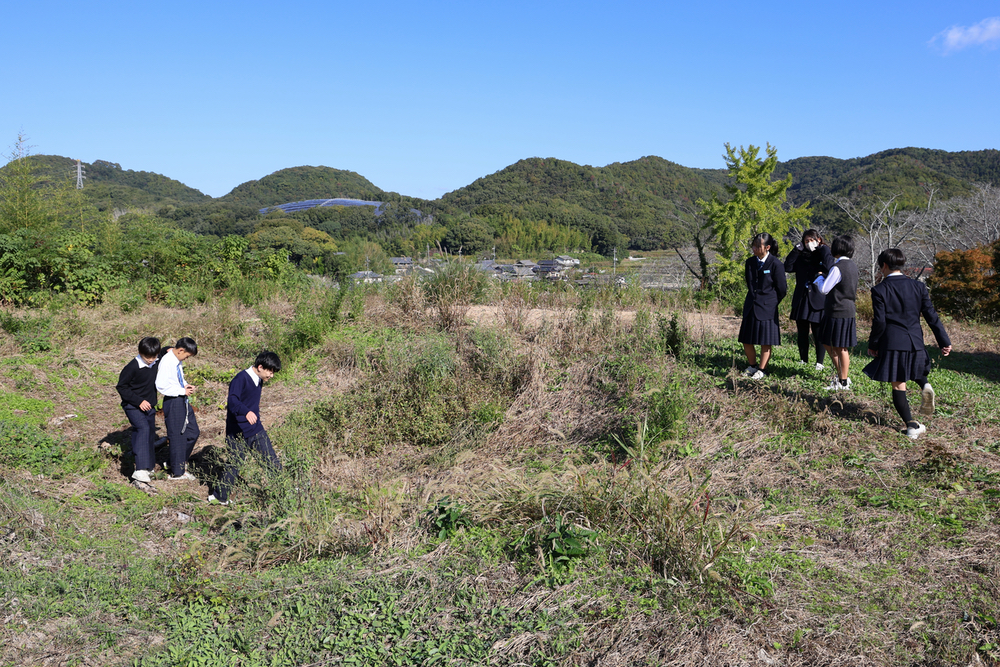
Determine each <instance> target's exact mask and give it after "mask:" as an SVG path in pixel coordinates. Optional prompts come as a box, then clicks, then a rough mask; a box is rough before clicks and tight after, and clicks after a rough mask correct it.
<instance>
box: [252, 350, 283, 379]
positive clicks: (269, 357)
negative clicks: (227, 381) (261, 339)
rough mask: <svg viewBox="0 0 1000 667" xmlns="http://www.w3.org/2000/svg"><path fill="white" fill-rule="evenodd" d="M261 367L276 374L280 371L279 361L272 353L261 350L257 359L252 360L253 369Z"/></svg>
mask: <svg viewBox="0 0 1000 667" xmlns="http://www.w3.org/2000/svg"><path fill="white" fill-rule="evenodd" d="M258 366H263V367H264V369H265V370H269V371H272V372H274V373H277V372H278V371H280V370H281V359H280V358H279V357H278V355H277V354H276V353H274V352H271V351H269V350H261V352H260V354H258V355H257V358H256V359H254V362H253V367H254V368H257V367H258Z"/></svg>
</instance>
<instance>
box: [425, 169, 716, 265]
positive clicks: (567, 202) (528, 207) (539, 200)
mask: <svg viewBox="0 0 1000 667" xmlns="http://www.w3.org/2000/svg"><path fill="white" fill-rule="evenodd" d="M724 180H725V171H723V170H714V169H692V168H689V167H682V166H680V165H678V164H675V163H673V162H669V161H667V160H664V159H663V158H659V157H655V156H649V157H644V158H640V159H639V160H635V161H633V162H624V163H618V162H616V163H613V164H610V165H608V166H606V167H591V166H588V165H578V164H575V163H573V162H567V161H565V160H558V159H555V158H529V159H526V160H520V161H519V162H517V163H515V164H512V165H511V166H509V167H507V168H505V169H502V170H500V171H498V172H496V173H495V174H492V175H490V176H485V177H483V178H480V179H478V180H476V181H475V182H473V183H472V184H470V185H468V186H466V187H464V188H459V189H458V190H455V191H453V192H450V193H448V194H446V195H445V196H444V197H442V198H441V199H440V200H439V201H438V202H437V203H439V204H440V205H441V206H442V208H444V209H445V210H454V209H458V210H461V211H465V212H467V213H475V212H477V211H479V212H488V213H499V212H504V213H510V214H512V215H516V216H518V217H523V218H528V219H544V220H550V221H553V222H559V223H567V224H572V220H573V219H574V218H576V219H579V217H580V216H581V214H584V215H586V217H591V218H592V221H591V224H589V225H588V226H589V227H592V228H594V227H600V226H602V222H603V223H605V224H607V223H611V224H612V225H613V226H614V227H617V229H618V231H620V232H621V233H623V234H625V235H627V236H628V237H629V238H630V239H631V240H632V243H633V245H634V247H638V248H654V247H659V246H660V245H661V244H662V242H663V241H664V238H663V234H664V231H665V230H666V229H667V228H668V227H670V226H671V225H670V221H672V220H673V219H674V218H676V217H677V216H680V215H684V214H685V213H686V212H690V211H693V210H694V209H695V208H696V206H695V202H696V201H697V200H698V199H699V198H708V197H711V195H712V193H714V192H719V193H721V192H722V183H723V182H724Z"/></svg>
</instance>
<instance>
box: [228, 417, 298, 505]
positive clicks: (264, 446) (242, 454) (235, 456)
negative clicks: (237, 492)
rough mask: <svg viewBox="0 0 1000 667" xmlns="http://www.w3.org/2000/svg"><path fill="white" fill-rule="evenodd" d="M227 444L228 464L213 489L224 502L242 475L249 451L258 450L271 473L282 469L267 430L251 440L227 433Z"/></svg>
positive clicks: (262, 461) (253, 436)
mask: <svg viewBox="0 0 1000 667" xmlns="http://www.w3.org/2000/svg"><path fill="white" fill-rule="evenodd" d="M226 445H227V446H228V448H229V454H228V458H227V460H226V466H225V468H224V469H223V471H222V478H221V479H220V480H219V483H218V484H217V485H216V487H215V489H214V490H213V491H212V495H214V496H215V497H216V498H217V499H218V500H220V501H222V502H226V501H227V500H229V492H230V491H232V490H233V485H234V484H235V483H236V480H237V479H238V478H239V476H240V467H241V466H242V465H243V462H244V461H246V458H247V453H248V452H250V451H254V452H257V454H258V455H259V456H260V457H261V463H263V465H264V467H265V468H266V469H267V472H268V473H269V474H274V473H276V472H279V471H280V470H281V461H279V460H278V455H277V454H275V453H274V447H273V446H272V445H271V438H270V436H268V434H267V431H261V432H260V433H255V434H254V435H252V436H251V437H250V440H249V441H247V440H245V439H244V438H243V436H242V435H237V436H231V435H227V436H226Z"/></svg>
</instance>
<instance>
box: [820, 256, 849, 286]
mask: <svg viewBox="0 0 1000 667" xmlns="http://www.w3.org/2000/svg"><path fill="white" fill-rule="evenodd" d="M842 259H843V257H838V258H837V259H835V260H834V261H833V266H831V267H830V275H828V276H827V277H826V278H823V276H817V277H816V280H814V281H813V284H814V285H816V286H817V287H819V291H820V292H822V293H823V294H829V293H830V292H832V291H833V288H834V287H836V286H837V283H839V282H840V269H838V268H837V262H839V261H840V260H842Z"/></svg>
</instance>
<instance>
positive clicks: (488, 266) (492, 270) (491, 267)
mask: <svg viewBox="0 0 1000 667" xmlns="http://www.w3.org/2000/svg"><path fill="white" fill-rule="evenodd" d="M473 266H474V267H476V269H478V270H479V271H482V272H483V273H488V274H490V275H491V276H494V277H498V276H499V275H500V274H501V273H503V267H502V266H501V265H500V264H498V263H496V262H495V261H493V260H492V259H484V260H481V261H478V262H476V263H475V264H473Z"/></svg>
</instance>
